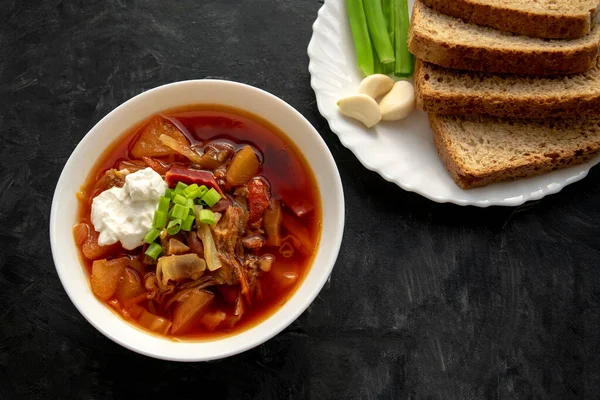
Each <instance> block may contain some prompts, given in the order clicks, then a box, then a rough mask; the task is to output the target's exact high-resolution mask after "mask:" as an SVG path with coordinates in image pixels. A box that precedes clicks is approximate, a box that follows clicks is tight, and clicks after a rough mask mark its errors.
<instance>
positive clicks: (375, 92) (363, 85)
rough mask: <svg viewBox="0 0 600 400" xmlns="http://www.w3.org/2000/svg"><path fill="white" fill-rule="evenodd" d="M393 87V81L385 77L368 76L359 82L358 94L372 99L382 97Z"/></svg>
mask: <svg viewBox="0 0 600 400" xmlns="http://www.w3.org/2000/svg"><path fill="white" fill-rule="evenodd" d="M392 87H394V80H393V79H392V78H390V77H389V76H387V75H383V74H374V75H369V76H367V77H366V78H365V79H363V80H362V81H361V82H360V86H358V93H362V94H366V95H367V96H370V97H372V98H373V99H376V98H378V97H379V96H383V95H384V94H386V93H387V92H389V91H390V90H392Z"/></svg>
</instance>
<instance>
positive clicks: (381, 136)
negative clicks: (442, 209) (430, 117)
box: [308, 0, 600, 207]
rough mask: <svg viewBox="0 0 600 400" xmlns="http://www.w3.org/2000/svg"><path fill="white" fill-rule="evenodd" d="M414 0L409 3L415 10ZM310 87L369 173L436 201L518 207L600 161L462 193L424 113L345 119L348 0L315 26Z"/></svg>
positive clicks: (352, 65) (331, 1) (329, 6)
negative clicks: (370, 125) (364, 121)
mask: <svg viewBox="0 0 600 400" xmlns="http://www.w3.org/2000/svg"><path fill="white" fill-rule="evenodd" d="M412 5H413V0H409V6H410V8H411V9H412ZM308 56H309V58H310V64H309V67H308V68H309V71H310V74H311V86H312V88H313V89H314V91H315V94H316V97H317V105H318V107H319V112H320V113H321V115H323V117H325V119H327V121H328V122H329V126H330V128H331V130H332V131H333V132H334V133H335V134H337V135H338V136H339V138H340V141H341V142H342V144H343V145H344V146H346V147H347V148H349V149H350V150H351V151H352V152H353V153H354V154H355V155H356V157H357V158H358V159H359V160H360V162H361V163H362V164H363V165H364V166H365V167H366V168H368V169H370V170H372V171H375V172H377V173H379V174H380V175H381V176H382V177H383V178H385V179H386V180H388V181H390V182H394V183H395V184H397V185H398V186H400V187H401V188H403V189H404V190H408V191H412V192H416V193H419V194H421V195H422V196H425V197H427V198H428V199H431V200H433V201H436V202H440V203H446V202H450V203H455V204H458V205H473V206H478V207H488V206H492V205H501V206H518V205H520V204H523V203H525V202H526V201H529V200H538V199H541V198H542V197H544V196H546V195H548V194H553V193H557V192H559V191H560V190H561V189H562V188H563V187H565V186H567V185H569V184H571V183H573V182H577V181H579V180H581V179H583V178H584V177H585V176H586V175H587V174H588V172H589V170H590V168H591V167H593V166H594V165H596V164H597V163H598V162H600V156H598V157H596V158H595V159H594V160H592V161H590V162H588V163H586V164H583V165H580V166H575V167H571V168H567V169H563V170H559V171H554V172H552V173H549V174H545V175H541V176H537V177H533V178H528V179H523V180H519V181H514V182H506V183H497V184H494V185H490V186H487V187H483V188H478V189H472V190H462V189H460V188H459V187H458V186H456V184H455V183H454V181H453V180H452V178H451V177H450V175H449V174H448V172H447V171H446V168H445V167H444V165H443V164H442V162H441V161H440V159H439V157H438V155H437V151H436V148H435V146H434V144H433V136H432V132H431V129H430V128H429V123H428V121H427V117H426V114H425V113H424V112H422V111H417V112H415V113H413V114H412V115H411V116H410V117H409V118H408V119H407V120H404V121H399V122H393V123H392V122H388V123H381V124H379V125H377V126H376V127H375V128H374V129H370V130H369V129H366V128H364V126H362V125H361V124H360V123H358V122H354V121H351V120H350V119H347V118H346V117H344V116H343V115H341V114H340V113H339V112H338V110H337V106H336V102H337V100H338V99H339V98H340V97H344V96H346V95H349V94H353V93H355V92H356V89H357V88H358V85H359V83H360V80H361V75H360V71H359V70H358V68H357V66H356V59H355V57H356V56H355V52H354V45H353V43H352V36H351V32H350V25H349V23H348V18H347V15H346V8H345V1H344V0H326V1H325V4H324V5H323V7H321V9H320V10H319V14H318V17H317V20H316V21H315V23H314V25H313V36H312V39H311V41H310V44H309V45H308Z"/></svg>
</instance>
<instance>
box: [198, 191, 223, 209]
mask: <svg viewBox="0 0 600 400" xmlns="http://www.w3.org/2000/svg"><path fill="white" fill-rule="evenodd" d="M219 200H221V195H220V194H219V192H217V191H216V190H215V188H210V190H209V191H208V192H206V193H205V194H204V196H202V201H203V202H204V203H205V204H206V205H207V206H209V207H212V206H214V205H215V204H217V202H218V201H219Z"/></svg>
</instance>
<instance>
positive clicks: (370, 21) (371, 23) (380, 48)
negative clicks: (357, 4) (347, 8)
mask: <svg viewBox="0 0 600 400" xmlns="http://www.w3.org/2000/svg"><path fill="white" fill-rule="evenodd" d="M364 7H365V16H366V17H367V26H368V27H369V33H370V34H371V40H372V41H373V47H374V48H375V50H376V52H377V56H378V57H379V61H381V63H382V64H388V63H393V62H394V60H395V58H394V48H393V47H392V42H391V41H390V37H389V35H388V31H387V27H386V22H385V17H384V16H383V9H382V8H381V0H365V1H364Z"/></svg>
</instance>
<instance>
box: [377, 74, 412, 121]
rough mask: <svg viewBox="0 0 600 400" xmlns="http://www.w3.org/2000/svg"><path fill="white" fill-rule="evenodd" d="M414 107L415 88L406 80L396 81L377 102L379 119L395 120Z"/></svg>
mask: <svg viewBox="0 0 600 400" xmlns="http://www.w3.org/2000/svg"><path fill="white" fill-rule="evenodd" d="M414 109H415V89H414V88H413V85H412V84H411V83H410V82H408V81H398V82H396V83H395V84H394V87H393V88H392V90H390V91H389V93H388V94H386V95H385V96H384V97H383V99H381V101H380V102H379V110H380V111H381V119H383V120H384V121H397V120H399V119H403V118H406V117H408V116H409V115H410V113H411V112H413V110H414Z"/></svg>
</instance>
